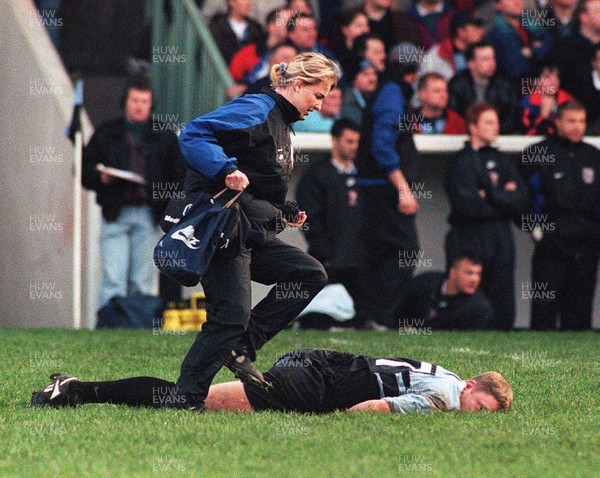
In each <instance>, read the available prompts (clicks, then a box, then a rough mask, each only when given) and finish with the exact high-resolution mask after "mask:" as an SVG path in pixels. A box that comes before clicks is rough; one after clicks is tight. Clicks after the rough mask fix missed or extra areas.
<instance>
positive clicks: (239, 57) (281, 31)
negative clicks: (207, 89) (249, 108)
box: [229, 8, 292, 83]
mask: <svg viewBox="0 0 600 478" xmlns="http://www.w3.org/2000/svg"><path fill="white" fill-rule="evenodd" d="M291 16H292V12H291V10H286V9H283V8H279V9H275V10H272V11H270V12H269V14H268V15H267V19H266V25H267V36H266V37H263V38H261V40H260V41H258V42H255V43H250V44H248V45H246V46H244V47H242V48H241V49H240V50H239V51H238V52H237V53H236V54H235V55H234V56H233V58H232V59H231V62H230V63H229V73H231V77H232V78H233V80H234V81H235V82H237V83H241V82H242V81H244V79H245V77H246V75H247V74H248V73H249V72H250V71H251V70H252V69H253V68H254V67H255V66H256V65H257V64H258V63H260V62H261V61H262V63H263V64H264V68H263V69H266V68H267V67H268V63H269V55H270V53H271V50H272V49H273V48H274V47H276V46H277V45H279V44H280V43H283V42H284V41H285V40H286V39H287V22H288V20H289V19H290V18H291ZM267 75H268V69H267Z"/></svg>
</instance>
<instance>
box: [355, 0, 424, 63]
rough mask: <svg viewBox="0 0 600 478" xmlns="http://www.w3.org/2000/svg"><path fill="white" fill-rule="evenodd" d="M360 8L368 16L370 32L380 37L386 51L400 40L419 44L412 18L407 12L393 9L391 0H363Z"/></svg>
mask: <svg viewBox="0 0 600 478" xmlns="http://www.w3.org/2000/svg"><path fill="white" fill-rule="evenodd" d="M362 8H363V10H364V11H365V13H366V14H367V17H369V26H370V28H371V33H373V34H374V35H375V36H377V37H379V38H381V40H382V41H383V43H384V45H385V51H386V53H387V52H389V51H390V49H391V48H392V47H393V46H394V45H397V44H398V43H402V42H410V43H412V44H413V45H419V46H421V39H420V36H419V32H418V30H417V27H416V25H415V23H414V21H413V19H412V18H411V17H410V16H409V15H408V14H407V13H404V12H397V11H394V10H393V9H392V1H391V0H365V1H364V3H363V6H362Z"/></svg>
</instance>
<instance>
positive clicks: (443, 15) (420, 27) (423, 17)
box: [408, 0, 455, 50]
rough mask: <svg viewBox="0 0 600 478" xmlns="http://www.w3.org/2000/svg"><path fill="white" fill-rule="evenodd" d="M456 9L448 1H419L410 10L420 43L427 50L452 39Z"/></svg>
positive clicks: (409, 13)
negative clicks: (451, 31) (451, 32)
mask: <svg viewBox="0 0 600 478" xmlns="http://www.w3.org/2000/svg"><path fill="white" fill-rule="evenodd" d="M454 13H455V12H454V9H453V8H452V6H451V5H450V3H449V2H448V1H447V0H418V1H417V2H416V3H415V4H414V5H413V6H412V7H410V9H409V10H408V15H409V16H410V17H411V18H412V20H413V21H414V22H415V26H416V27H417V33H418V34H419V40H420V41H419V43H420V44H422V45H423V46H424V47H425V49H426V50H429V49H430V48H431V47H432V46H433V45H436V44H438V43H441V42H443V41H444V40H446V39H448V38H450V21H451V20H452V17H453V16H454Z"/></svg>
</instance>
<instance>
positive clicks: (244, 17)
mask: <svg viewBox="0 0 600 478" xmlns="http://www.w3.org/2000/svg"><path fill="white" fill-rule="evenodd" d="M251 8H252V0H227V13H218V14H216V15H215V16H214V17H213V18H212V20H211V22H210V32H211V33H212V35H213V37H214V39H215V42H216V44H217V46H218V47H219V50H220V51H221V54H222V55H223V59H224V60H225V63H227V64H229V62H231V59H232V58H233V55H235V53H236V52H237V51H238V50H239V49H240V48H242V47H243V46H244V45H247V44H249V43H256V42H259V41H261V40H262V38H263V37H264V32H263V29H262V27H261V26H260V24H259V23H258V22H256V21H255V20H253V19H252V18H250V17H249V14H250V9H251Z"/></svg>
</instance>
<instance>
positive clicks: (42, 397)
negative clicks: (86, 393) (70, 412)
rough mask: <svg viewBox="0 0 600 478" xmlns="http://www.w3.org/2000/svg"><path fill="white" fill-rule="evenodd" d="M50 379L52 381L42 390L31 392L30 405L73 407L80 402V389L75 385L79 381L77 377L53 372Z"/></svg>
mask: <svg viewBox="0 0 600 478" xmlns="http://www.w3.org/2000/svg"><path fill="white" fill-rule="evenodd" d="M50 380H52V381H53V383H51V384H50V385H48V386H47V387H46V388H45V389H44V390H43V391H41V392H33V393H32V394H31V401H30V402H29V406H30V407H44V406H50V407H57V408H58V407H66V406H70V407H74V406H76V405H78V404H79V403H81V390H79V389H78V388H77V386H76V384H78V383H79V380H78V379H77V377H71V376H70V375H61V374H59V373H53V374H52V375H50Z"/></svg>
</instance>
